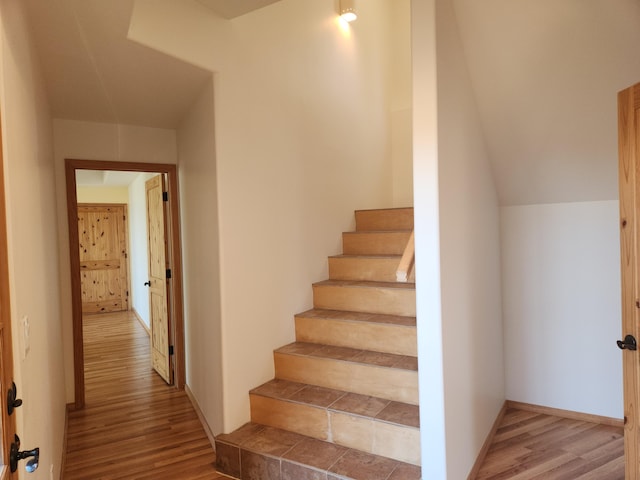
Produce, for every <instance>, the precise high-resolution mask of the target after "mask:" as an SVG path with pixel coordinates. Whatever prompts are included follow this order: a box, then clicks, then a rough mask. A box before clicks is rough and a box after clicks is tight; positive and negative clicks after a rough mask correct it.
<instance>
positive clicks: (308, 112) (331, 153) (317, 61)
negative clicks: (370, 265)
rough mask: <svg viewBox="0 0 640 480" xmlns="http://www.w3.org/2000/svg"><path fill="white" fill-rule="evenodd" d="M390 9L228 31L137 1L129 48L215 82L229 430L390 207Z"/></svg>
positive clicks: (264, 14)
mask: <svg viewBox="0 0 640 480" xmlns="http://www.w3.org/2000/svg"><path fill="white" fill-rule="evenodd" d="M388 8H389V2H386V1H383V0H370V1H367V2H363V3H362V4H361V5H359V9H360V18H359V19H358V21H357V22H355V23H354V24H352V25H351V26H350V27H345V26H341V25H340V24H339V22H338V19H337V15H336V11H335V9H334V4H333V2H300V1H299V0H283V1H281V2H278V3H275V4H273V5H271V6H269V7H266V8H263V9H260V10H258V11H256V12H253V13H251V14H248V15H244V16H242V17H238V18H236V19H234V20H233V21H231V22H229V21H223V20H220V19H219V18H216V17H215V16H214V15H213V14H212V13H211V11H209V10H208V9H207V8H206V7H204V6H203V5H201V4H198V3H197V2H192V3H189V4H185V2H171V1H160V2H158V1H155V0H154V1H152V2H147V1H138V2H136V8H135V11H134V17H133V20H132V24H131V29H130V32H129V36H130V37H131V38H133V39H135V40H137V41H139V42H141V43H144V44H146V45H149V46H152V47H154V48H157V49H159V50H162V51H166V52H169V53H172V54H174V55H176V56H179V57H180V58H182V59H184V60H186V61H191V62H193V63H196V64H199V65H201V66H205V67H206V68H208V69H210V70H211V71H216V72H217V74H216V83H215V88H216V90H215V118H216V126H215V138H216V162H217V167H216V174H217V179H218V181H217V187H218V208H219V217H218V221H219V230H220V262H221V265H220V283H221V285H222V290H221V316H222V317H221V318H222V328H221V331H222V345H223V361H222V365H223V377H222V378H223V395H224V397H223V401H224V430H226V431H229V430H233V429H234V428H236V427H238V426H240V425H241V424H243V423H244V422H246V421H247V420H248V419H249V396H248V392H249V390H250V389H251V388H254V387H256V386H258V385H260V384H261V383H263V382H265V381H267V380H269V379H270V378H272V377H273V373H274V372H273V356H272V351H273V349H275V348H277V347H279V346H282V345H284V344H286V343H288V342H291V341H292V340H293V339H294V328H293V325H294V324H293V315H294V314H295V313H297V312H300V311H302V310H305V309H307V308H309V307H311V293H312V291H311V283H312V282H313V281H318V280H322V279H323V278H326V277H327V265H326V257H327V255H331V254H336V253H339V252H340V233H341V231H343V230H346V229H348V228H350V227H351V226H352V224H353V210H355V209H356V208H376V207H381V206H389V205H391V204H392V186H391V182H390V181H389V179H390V178H391V162H390V134H389V93H388V92H389V88H390V87H389V73H388V72H389V47H388V45H389V39H388V32H389V29H388V26H387V22H388V16H389V15H388ZM185 25H188V26H189V28H188V30H186V29H185V27H184V26H185ZM211 133H212V134H213V133H214V132H211ZM202 207H203V208H206V207H205V206H204V205H203V206H202Z"/></svg>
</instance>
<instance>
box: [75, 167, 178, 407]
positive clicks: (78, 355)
mask: <svg viewBox="0 0 640 480" xmlns="http://www.w3.org/2000/svg"><path fill="white" fill-rule="evenodd" d="M76 170H112V171H122V172H141V173H144V172H148V173H161V174H166V175H167V188H168V192H169V199H170V201H169V216H170V219H169V223H168V225H167V227H168V228H167V230H168V235H169V241H170V245H169V253H170V255H171V268H172V279H171V281H172V283H173V285H172V288H171V300H170V301H171V304H170V315H171V322H172V323H171V333H172V335H173V337H172V338H173V347H174V355H173V366H174V386H175V388H177V389H179V390H182V389H184V386H185V381H186V371H185V352H184V315H183V311H184V303H183V292H182V249H181V243H180V216H179V204H178V170H177V166H176V165H171V164H161V163H139V162H114V161H105V160H80V159H66V160H65V174H66V188H67V220H68V227H69V255H70V267H71V303H72V317H73V365H74V367H73V369H74V385H75V404H74V408H75V409H81V408H83V407H84V405H85V388H84V347H83V344H82V298H81V290H80V289H81V282H80V257H79V255H78V248H79V238H78V222H77V213H76V212H77V206H78V196H77V192H76Z"/></svg>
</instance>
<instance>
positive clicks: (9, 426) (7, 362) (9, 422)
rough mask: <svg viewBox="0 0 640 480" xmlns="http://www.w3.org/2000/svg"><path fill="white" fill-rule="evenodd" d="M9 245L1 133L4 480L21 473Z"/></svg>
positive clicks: (0, 451) (0, 462)
mask: <svg viewBox="0 0 640 480" xmlns="http://www.w3.org/2000/svg"><path fill="white" fill-rule="evenodd" d="M8 251H9V249H8V245H7V217H6V207H5V191H4V162H3V159H2V138H1V137H0V392H1V393H2V394H1V395H0V398H2V399H3V400H4V401H3V402H2V407H0V430H1V435H0V438H1V442H2V446H1V447H0V456H1V458H0V480H11V479H17V478H18V473H17V472H15V473H11V471H10V470H9V452H10V448H11V442H13V440H14V435H15V434H16V414H15V413H13V414H11V415H9V412H8V410H7V403H5V401H6V398H7V397H6V392H8V390H9V388H10V387H11V384H12V382H13V354H12V340H11V307H10V303H9V297H10V292H9V253H8Z"/></svg>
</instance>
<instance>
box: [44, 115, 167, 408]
mask: <svg viewBox="0 0 640 480" xmlns="http://www.w3.org/2000/svg"><path fill="white" fill-rule="evenodd" d="M53 139H54V145H53V147H54V158H55V179H56V190H57V215H58V224H57V228H58V243H59V249H58V250H59V251H58V254H59V259H60V279H59V283H60V290H61V301H62V318H63V319H64V322H63V342H64V350H65V352H68V353H69V354H68V355H66V356H65V369H64V370H65V379H66V399H67V402H68V403H71V402H73V401H74V391H73V387H74V383H73V382H74V379H73V355H72V352H73V332H72V325H73V323H72V319H71V287H70V284H71V275H70V271H69V265H70V263H69V262H70V261H69V233H68V232H69V227H68V223H67V197H66V186H65V169H64V161H65V159H66V158H75V159H83V160H111V161H122V162H127V161H130V162H149V163H170V164H175V163H176V162H177V150H176V149H177V147H176V133H175V131H174V130H165V129H158V128H147V127H137V126H131V125H115V124H107V123H93V122H81V121H74V120H62V119H55V120H54V121H53Z"/></svg>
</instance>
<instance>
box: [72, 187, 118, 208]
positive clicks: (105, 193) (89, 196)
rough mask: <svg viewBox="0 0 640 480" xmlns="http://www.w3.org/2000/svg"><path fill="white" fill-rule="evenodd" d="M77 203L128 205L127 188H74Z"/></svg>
mask: <svg viewBox="0 0 640 480" xmlns="http://www.w3.org/2000/svg"><path fill="white" fill-rule="evenodd" d="M76 195H77V196H78V197H77V198H78V203H124V204H127V203H129V189H128V188H127V187H96V186H93V187H81V186H77V187H76Z"/></svg>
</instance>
